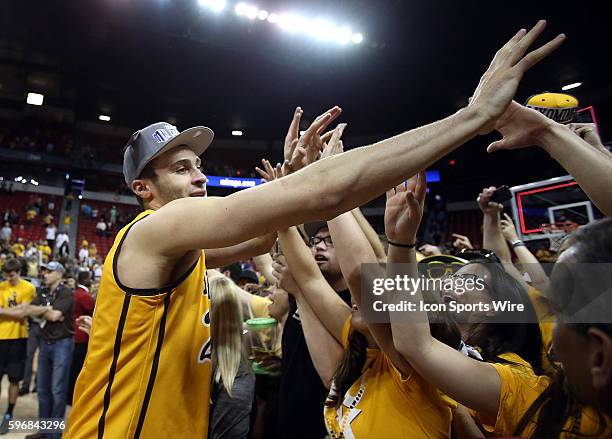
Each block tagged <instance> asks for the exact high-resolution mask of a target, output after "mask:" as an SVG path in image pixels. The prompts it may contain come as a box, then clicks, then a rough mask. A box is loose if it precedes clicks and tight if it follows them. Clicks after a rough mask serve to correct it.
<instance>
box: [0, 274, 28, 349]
mask: <svg viewBox="0 0 612 439" xmlns="http://www.w3.org/2000/svg"><path fill="white" fill-rule="evenodd" d="M35 296H36V288H35V287H34V285H32V284H31V283H30V282H28V281H27V280H24V279H20V280H19V282H17V285H15V286H12V285H10V284H9V283H8V281H4V282H0V307H2V308H14V307H16V306H18V305H20V304H22V303H29V302H31V301H32V300H34V297H35ZM17 338H28V327H27V325H26V320H25V319H22V320H17V319H13V318H9V317H1V316H0V340H14V339H17Z"/></svg>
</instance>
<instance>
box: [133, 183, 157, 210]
mask: <svg viewBox="0 0 612 439" xmlns="http://www.w3.org/2000/svg"><path fill="white" fill-rule="evenodd" d="M151 186H152V183H151V181H150V180H148V179H136V180H134V181H133V182H132V184H131V189H132V192H134V193H135V194H136V196H137V197H139V198H141V199H142V202H143V204H145V203H147V202H149V201H151V199H152V198H153V192H152V191H151Z"/></svg>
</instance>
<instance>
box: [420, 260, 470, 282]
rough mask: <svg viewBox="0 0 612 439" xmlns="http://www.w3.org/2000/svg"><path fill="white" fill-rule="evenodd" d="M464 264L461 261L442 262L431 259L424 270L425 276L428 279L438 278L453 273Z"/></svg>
mask: <svg viewBox="0 0 612 439" xmlns="http://www.w3.org/2000/svg"><path fill="white" fill-rule="evenodd" d="M463 265H465V264H464V263H463V262H459V261H456V262H455V261H453V262H442V261H431V262H429V263H428V264H427V268H426V272H427V277H429V278H430V279H438V278H441V277H446V276H448V275H451V274H453V273H454V272H455V271H457V270H459V269H460V268H461V267H463Z"/></svg>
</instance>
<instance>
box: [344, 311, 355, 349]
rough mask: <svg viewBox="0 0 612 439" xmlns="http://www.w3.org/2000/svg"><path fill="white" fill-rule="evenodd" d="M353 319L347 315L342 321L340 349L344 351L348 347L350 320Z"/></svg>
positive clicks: (350, 315)
mask: <svg viewBox="0 0 612 439" xmlns="http://www.w3.org/2000/svg"><path fill="white" fill-rule="evenodd" d="M352 319H353V315H352V314H349V315H348V317H347V318H346V320H345V321H344V326H342V347H343V348H344V349H347V348H348V345H349V341H348V339H349V335H350V333H351V320H352Z"/></svg>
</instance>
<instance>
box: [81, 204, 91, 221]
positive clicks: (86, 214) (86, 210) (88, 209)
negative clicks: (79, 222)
mask: <svg viewBox="0 0 612 439" xmlns="http://www.w3.org/2000/svg"><path fill="white" fill-rule="evenodd" d="M81 213H82V214H83V216H84V217H87V218H91V206H90V205H89V204H87V203H85V204H83V205H82V206H81Z"/></svg>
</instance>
